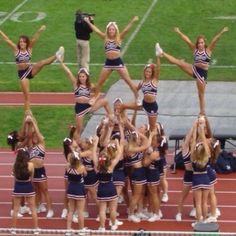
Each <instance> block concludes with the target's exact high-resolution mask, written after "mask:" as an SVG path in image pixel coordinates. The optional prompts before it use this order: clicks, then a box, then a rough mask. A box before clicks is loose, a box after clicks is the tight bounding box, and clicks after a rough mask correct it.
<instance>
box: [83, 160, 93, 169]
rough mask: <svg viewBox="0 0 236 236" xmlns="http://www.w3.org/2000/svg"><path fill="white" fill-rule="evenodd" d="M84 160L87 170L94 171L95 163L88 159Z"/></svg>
mask: <svg viewBox="0 0 236 236" xmlns="http://www.w3.org/2000/svg"><path fill="white" fill-rule="evenodd" d="M82 160H83V165H84V166H85V167H86V168H89V169H93V168H94V163H93V160H90V159H88V158H86V157H84V158H82Z"/></svg>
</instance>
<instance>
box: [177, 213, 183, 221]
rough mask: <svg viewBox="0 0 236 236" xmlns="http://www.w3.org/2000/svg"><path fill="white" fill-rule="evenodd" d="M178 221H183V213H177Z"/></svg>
mask: <svg viewBox="0 0 236 236" xmlns="http://www.w3.org/2000/svg"><path fill="white" fill-rule="evenodd" d="M175 219H176V221H178V222H179V221H182V214H181V213H177V214H176V216H175Z"/></svg>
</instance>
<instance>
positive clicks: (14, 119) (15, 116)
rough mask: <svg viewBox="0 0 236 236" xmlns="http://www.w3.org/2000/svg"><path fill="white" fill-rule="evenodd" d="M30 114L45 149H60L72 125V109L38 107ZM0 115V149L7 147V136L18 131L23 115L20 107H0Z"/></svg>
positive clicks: (67, 107) (64, 107) (65, 107)
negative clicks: (42, 139)
mask: <svg viewBox="0 0 236 236" xmlns="http://www.w3.org/2000/svg"><path fill="white" fill-rule="evenodd" d="M32 112H33V114H34V116H35V118H36V120H37V121H38V126H39V129H40V131H41V133H42V134H43V136H44V137H45V142H46V147H48V148H55V147H62V141H63V139H64V138H65V137H66V136H67V135H68V133H69V127H70V125H73V124H74V110H73V107H70V106H60V107H59V106H58V107H54V106H53V107H45V106H44V107H41V106H39V107H33V108H32ZM0 114H1V116H0V124H1V132H0V147H7V143H6V139H7V135H8V133H10V132H11V131H13V130H20V128H21V125H22V120H23V116H24V113H23V109H22V108H21V107H0ZM87 118H88V117H87ZM85 122H86V121H85Z"/></svg>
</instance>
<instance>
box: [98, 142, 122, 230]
mask: <svg viewBox="0 0 236 236" xmlns="http://www.w3.org/2000/svg"><path fill="white" fill-rule="evenodd" d="M115 145H116V149H117V151H116V154H115V156H111V155H109V154H108V152H107V150H106V149H104V150H103V151H102V152H100V153H99V157H98V159H97V158H96V157H95V159H94V162H95V163H96V167H97V171H98V181H99V184H98V189H97V201H98V204H99V218H100V227H99V230H100V231H105V220H106V209H107V207H109V210H110V220H111V230H116V229H117V228H118V224H117V221H116V216H117V199H118V196H117V192H116V188H115V185H114V183H113V170H114V167H115V166H116V165H117V163H118V162H119V160H120V159H121V157H122V155H123V143H119V141H118V140H117V139H116V141H115Z"/></svg>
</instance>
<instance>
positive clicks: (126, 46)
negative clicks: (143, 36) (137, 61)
mask: <svg viewBox="0 0 236 236" xmlns="http://www.w3.org/2000/svg"><path fill="white" fill-rule="evenodd" d="M156 3H157V0H153V1H152V4H151V5H150V7H149V8H148V10H147V11H146V13H145V14H144V16H143V18H142V20H141V21H140V23H139V24H138V26H137V28H136V29H135V31H134V32H133V33H132V34H131V36H130V38H129V39H128V41H127V43H126V44H125V46H124V48H123V50H122V51H121V56H124V55H125V53H126V51H127V49H128V47H129V45H130V43H131V42H132V41H133V39H134V38H135V36H136V34H137V33H138V32H139V30H140V28H141V27H142V25H143V23H144V22H145V21H146V19H147V18H148V16H149V14H150V12H151V10H152V9H153V7H154V5H155V4H156Z"/></svg>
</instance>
